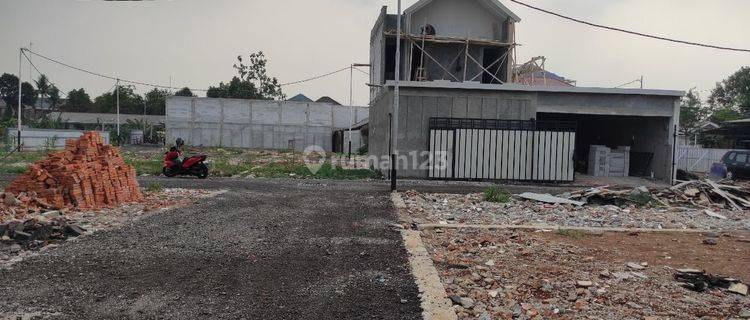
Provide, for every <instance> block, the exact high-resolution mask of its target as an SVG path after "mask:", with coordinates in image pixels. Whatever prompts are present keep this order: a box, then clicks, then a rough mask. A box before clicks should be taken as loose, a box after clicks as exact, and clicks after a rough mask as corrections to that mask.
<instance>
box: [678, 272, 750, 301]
mask: <svg viewBox="0 0 750 320" xmlns="http://www.w3.org/2000/svg"><path fill="white" fill-rule="evenodd" d="M686 271H687V272H686ZM674 278H675V280H677V281H679V282H681V283H683V284H684V286H685V287H686V288H688V289H690V290H693V291H696V292H706V291H708V290H711V289H725V290H727V291H728V292H732V293H736V294H740V295H743V296H746V295H747V285H745V284H743V283H742V282H741V281H740V280H737V279H733V278H728V277H722V276H715V275H712V274H708V273H706V272H705V271H697V272H696V271H695V270H677V273H676V274H675V275H674Z"/></svg>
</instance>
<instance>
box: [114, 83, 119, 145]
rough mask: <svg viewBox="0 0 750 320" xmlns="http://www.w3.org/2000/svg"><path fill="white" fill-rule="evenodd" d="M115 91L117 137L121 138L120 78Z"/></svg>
mask: <svg viewBox="0 0 750 320" xmlns="http://www.w3.org/2000/svg"><path fill="white" fill-rule="evenodd" d="M115 92H116V93H117V139H118V141H119V139H120V79H117V82H116V83H115Z"/></svg>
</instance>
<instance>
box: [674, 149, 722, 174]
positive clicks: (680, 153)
mask: <svg viewBox="0 0 750 320" xmlns="http://www.w3.org/2000/svg"><path fill="white" fill-rule="evenodd" d="M733 150H736V149H707V148H698V147H694V146H679V147H677V155H676V158H675V159H676V161H677V169H682V170H685V171H689V172H699V173H708V172H710V171H711V166H712V165H713V164H714V163H717V162H721V158H722V157H724V155H725V154H727V152H729V151H733Z"/></svg>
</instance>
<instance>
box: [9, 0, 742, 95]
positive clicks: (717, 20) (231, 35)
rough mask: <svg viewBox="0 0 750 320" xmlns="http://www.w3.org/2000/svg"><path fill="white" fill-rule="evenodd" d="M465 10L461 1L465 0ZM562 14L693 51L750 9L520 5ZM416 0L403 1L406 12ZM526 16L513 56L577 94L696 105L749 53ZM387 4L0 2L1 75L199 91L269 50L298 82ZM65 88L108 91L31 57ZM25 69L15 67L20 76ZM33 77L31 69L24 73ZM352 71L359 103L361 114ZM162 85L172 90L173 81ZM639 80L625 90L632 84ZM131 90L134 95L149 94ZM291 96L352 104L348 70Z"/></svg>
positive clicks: (722, 4) (281, 72)
mask: <svg viewBox="0 0 750 320" xmlns="http://www.w3.org/2000/svg"><path fill="white" fill-rule="evenodd" d="M464 1H468V0H464ZM526 1H528V3H530V4H533V5H535V6H540V7H543V8H545V9H548V10H552V11H557V12H560V13H563V14H566V15H569V16H573V17H576V18H580V19H585V20H589V21H592V22H596V23H601V24H607V25H611V26H616V27H620V28H625V29H631V30H634V31H640V32H645V33H651V34H656V35H662V36H668V37H673V38H678V39H682V40H688V41H693V42H705V43H710V44H715V45H721V46H730V47H740V48H750V36H748V35H747V32H748V30H750V19H747V17H746V15H747V13H748V12H750V1H747V0H712V1H705V0H526ZM414 2H416V0H404V3H403V6H404V8H405V7H407V6H409V5H411V4H413V3H414ZM501 2H503V3H504V4H505V5H506V6H507V7H509V8H510V9H511V10H512V11H514V12H515V13H516V14H517V15H518V16H520V17H521V19H522V21H521V22H520V23H519V24H518V25H517V27H516V29H517V33H516V38H517V42H518V43H520V44H521V46H520V47H519V48H518V60H519V61H526V60H528V59H530V58H531V57H535V56H545V57H547V70H549V71H552V72H555V73H557V74H560V75H562V76H564V77H566V78H569V79H574V80H577V81H578V85H579V86H587V87H615V86H618V85H621V84H623V83H626V82H630V81H631V80H634V79H636V78H639V77H640V76H644V79H645V81H644V85H645V88H647V89H674V90H688V89H691V88H697V89H698V90H700V93H701V95H702V96H704V98H705V97H706V96H707V95H708V93H709V91H710V89H712V88H713V87H714V86H715V84H716V82H718V81H721V80H722V79H724V78H726V77H728V76H729V75H731V74H732V73H733V72H735V71H736V70H738V69H739V68H740V67H742V66H748V65H750V53H733V52H726V51H718V50H713V49H704V48H697V47H690V46H684V45H678V44H672V43H666V42H662V41H658V40H652V39H645V38H640V37H634V36H630V35H625V34H620V33H614V32H611V31H604V30H598V29H593V28H591V27H587V26H583V25H578V24H574V23H571V22H567V21H564V20H561V19H559V18H555V17H552V16H548V15H545V14H542V13H539V12H536V11H532V10H531V9H528V8H525V7H521V6H519V5H517V4H514V3H511V2H510V1H508V0H501ZM384 5H387V6H388V7H389V13H395V11H396V1H395V0H388V1H381V0H314V1H313V0H211V1H208V0H155V1H142V2H141V1H87V0H77V1H76V0H56V1H49V0H0V40H1V41H0V73H6V72H7V73H13V74H17V73H18V64H19V62H18V48H19V47H22V46H23V47H29V46H30V45H29V43H32V44H31V46H30V47H31V49H32V50H34V51H37V52H39V53H41V54H43V55H46V56H48V57H51V58H55V59H59V60H61V61H63V62H66V63H68V64H71V65H75V66H79V67H83V68H86V69H90V70H93V71H96V72H98V73H102V74H107V75H113V76H116V77H119V78H123V79H130V80H137V81H142V82H148V83H157V84H162V85H169V84H170V83H171V84H172V85H173V86H179V87H182V86H188V87H191V88H208V87H209V86H211V85H216V84H218V83H219V82H220V81H225V82H226V81H228V80H230V79H231V77H232V76H234V75H235V74H236V73H235V70H234V69H233V68H232V65H233V63H234V62H235V61H236V58H237V55H241V54H242V55H247V54H249V53H250V52H255V51H260V50H262V51H264V52H265V54H266V56H267V58H268V60H269V61H268V70H269V75H271V76H274V77H277V78H279V80H280V81H281V82H282V83H285V82H292V81H297V80H301V79H305V78H309V77H312V76H316V75H320V74H324V73H327V72H330V71H334V70H337V69H341V68H344V67H346V66H349V65H350V64H352V63H367V62H368V61H369V39H370V31H371V29H372V26H373V24H374V22H375V19H376V18H377V16H378V14H379V12H380V7H381V6H384ZM32 61H33V62H34V64H35V65H36V66H37V67H38V68H39V69H40V71H42V72H43V73H45V74H47V75H48V76H49V78H50V79H51V80H52V82H53V83H55V84H56V85H57V86H58V87H59V88H60V89H62V90H63V91H65V92H67V91H69V90H71V89H74V88H85V89H86V91H87V92H89V93H90V94H91V95H92V97H94V96H96V95H99V94H101V93H102V92H105V91H107V90H110V89H111V88H112V87H113V85H114V82H113V81H111V80H108V79H101V78H96V77H93V76H90V75H87V74H83V73H80V72H78V71H74V70H70V69H66V68H63V67H60V66H57V65H54V64H52V63H48V62H45V61H42V60H40V59H39V58H34V57H32ZM29 71H30V69H29V66H28V64H27V63H24V65H23V68H22V73H23V78H24V80H28V77H29ZM32 74H33V75H34V76H36V71H33V70H32ZM367 80H368V78H367V76H366V75H365V74H362V73H360V72H356V71H355V72H354V76H353V82H354V98H353V101H354V104H355V105H366V104H367V103H368V101H369V96H368V95H369V90H368V88H367V86H366V83H367V82H368V81H367ZM170 81H171V82H170ZM637 86H638V85H637V84H635V85H633V86H631V87H637ZM150 89H151V88H147V87H138V91H139V92H141V93H143V92H145V91H148V90H150ZM284 93H285V94H286V95H287V96H289V97H291V96H293V95H295V94H297V93H304V94H305V95H307V96H309V97H310V98H313V99H317V98H319V97H321V96H331V97H333V98H334V99H336V100H338V101H339V102H341V103H342V104H348V102H349V72H348V71H347V72H342V73H338V74H336V75H333V76H331V77H327V78H324V79H321V80H317V81H313V82H308V83H304V84H300V85H293V86H286V87H284Z"/></svg>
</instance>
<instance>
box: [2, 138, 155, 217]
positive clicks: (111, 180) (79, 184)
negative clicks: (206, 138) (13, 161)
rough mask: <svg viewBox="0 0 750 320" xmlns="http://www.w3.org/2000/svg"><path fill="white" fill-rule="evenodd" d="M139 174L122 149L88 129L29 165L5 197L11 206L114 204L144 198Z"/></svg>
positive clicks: (7, 203)
mask: <svg viewBox="0 0 750 320" xmlns="http://www.w3.org/2000/svg"><path fill="white" fill-rule="evenodd" d="M135 177H136V174H135V169H134V168H133V167H132V166H129V165H127V164H125V160H124V159H123V158H122V156H120V153H119V151H118V149H117V148H115V147H112V146H109V145H105V144H104V139H102V137H101V135H99V133H98V132H87V133H85V134H84V135H83V136H82V137H81V138H80V139H78V140H74V139H70V140H68V141H66V143H65V149H64V150H63V151H60V152H54V153H50V154H49V155H48V156H47V158H46V159H44V160H40V161H37V162H36V163H34V164H32V165H31V166H29V169H28V170H27V171H26V173H24V174H23V175H21V176H20V177H18V178H17V179H16V180H15V181H13V183H11V185H10V187H8V188H7V189H6V193H5V195H4V196H3V198H4V203H5V204H6V205H7V206H8V207H12V206H20V207H22V208H26V207H42V208H46V209H61V208H70V207H75V208H78V209H97V210H98V209H101V208H105V207H108V208H112V207H116V206H118V205H121V204H123V203H129V202H139V201H141V200H142V199H143V196H142V195H141V191H140V189H139V186H138V181H136V179H135ZM9 193H10V194H9ZM13 195H18V196H17V197H14V196H13ZM9 199H11V200H9ZM11 203H12V204H11ZM9 204H10V205H9ZM0 210H2V208H0ZM5 210H7V209H5Z"/></svg>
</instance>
